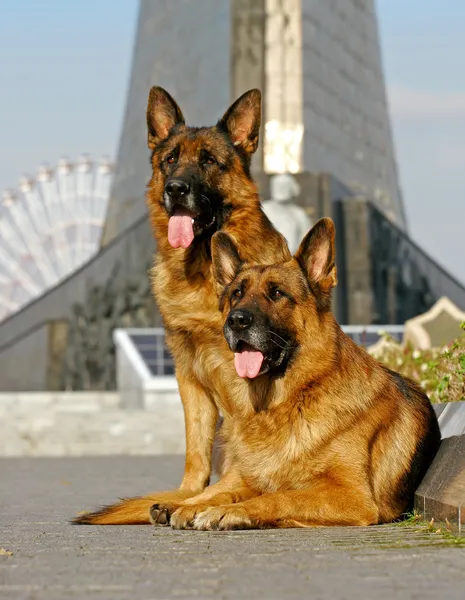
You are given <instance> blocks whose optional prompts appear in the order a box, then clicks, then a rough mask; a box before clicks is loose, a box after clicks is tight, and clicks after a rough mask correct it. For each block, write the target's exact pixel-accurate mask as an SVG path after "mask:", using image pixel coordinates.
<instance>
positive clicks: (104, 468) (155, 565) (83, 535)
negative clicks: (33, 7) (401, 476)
mask: <svg viewBox="0 0 465 600" xmlns="http://www.w3.org/2000/svg"><path fill="white" fill-rule="evenodd" d="M181 470H182V458H181V457H174V456H166V457H154V458H149V457H121V458H120V457H98V458H89V457H86V458H50V459H45V458H11V459H2V460H0V547H3V548H5V549H6V550H9V551H11V552H13V555H12V556H0V598H1V599H2V600H10V599H13V598H14V599H24V600H62V599H67V598H73V599H86V600H87V599H88V600H93V599H96V600H97V599H99V600H106V599H108V600H133V599H137V600H162V599H168V598H170V599H171V598H173V599H174V598H175V599H180V600H182V599H188V598H196V599H197V598H206V599H207V598H208V599H210V598H212V599H220V600H236V599H237V600H239V599H240V600H251V599H267V600H268V599H284V600H287V599H295V598H314V599H325V600H326V599H328V600H329V599H331V600H338V599H341V600H342V599H352V598H357V599H360V598H368V599H371V598H376V600H384V599H386V600H388V599H389V600H392V599H397V598H399V599H402V600H403V599H407V598H408V599H429V598H431V599H433V598H434V599H437V598H448V599H452V600H455V599H457V600H459V599H460V600H463V598H464V597H465V592H464V590H465V568H464V565H465V548H463V547H456V546H452V545H451V544H450V541H448V540H445V539H443V538H442V537H441V536H438V535H434V534H429V533H426V532H424V531H419V530H418V529H415V528H414V527H409V526H405V525H403V526H399V525H395V526H383V527H371V528H319V529H308V530H288V531H259V532H255V531H244V532H240V531H237V532H211V533H210V532H194V531H172V530H169V529H154V528H151V527H150V526H147V527H144V526H139V527H91V526H72V525H70V524H69V523H68V519H69V518H71V517H72V516H73V515H74V514H75V513H77V512H78V511H80V510H83V509H90V508H93V507H95V506H96V505H98V504H100V503H103V502H108V501H110V500H112V499H114V498H116V497H118V496H125V495H130V494H138V493H144V492H148V491H151V490H153V489H166V488H169V487H172V486H173V485H175V484H176V482H177V481H178V480H179V478H180V474H181Z"/></svg>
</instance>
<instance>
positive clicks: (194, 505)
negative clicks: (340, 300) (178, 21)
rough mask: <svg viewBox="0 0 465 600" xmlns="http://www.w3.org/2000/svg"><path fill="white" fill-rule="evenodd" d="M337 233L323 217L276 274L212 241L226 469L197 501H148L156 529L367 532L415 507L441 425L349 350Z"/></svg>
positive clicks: (387, 374) (382, 371) (220, 239)
mask: <svg viewBox="0 0 465 600" xmlns="http://www.w3.org/2000/svg"><path fill="white" fill-rule="evenodd" d="M334 233H335V231H334V225H333V222H332V221H331V219H321V220H320V221H318V222H317V224H316V225H315V226H314V227H313V229H312V230H311V231H310V232H309V233H308V234H307V236H306V237H305V238H304V240H303V241H302V243H301V245H300V248H299V250H298V251H297V253H296V255H295V256H294V258H292V260H289V261H288V262H283V263H280V264H275V265H273V266H254V265H249V264H247V263H243V262H242V261H241V258H240V248H239V247H237V246H236V244H235V243H234V242H233V240H232V239H231V237H229V236H228V235H227V234H226V233H224V232H218V233H216V234H215V235H214V236H213V240H212V256H213V272H214V276H215V278H216V280H217V282H218V285H219V288H220V309H221V311H222V313H223V317H224V334H225V337H226V340H227V342H228V345H229V348H230V350H231V352H234V363H235V368H236V371H237V373H236V375H235V376H234V377H232V378H231V380H230V382H229V387H230V394H231V395H232V396H234V401H235V404H234V413H233V414H230V415H225V419H224V424H223V429H224V431H223V435H224V439H225V440H226V442H225V448H224V452H225V455H226V460H227V462H228V463H229V464H230V469H229V472H228V473H227V474H226V475H225V476H224V477H223V478H222V479H220V481H219V482H218V483H217V484H215V485H212V486H211V487H210V488H207V489H206V490H205V491H204V493H203V494H201V495H200V496H197V497H196V498H192V499H190V500H186V501H185V502H183V503H182V504H181V505H178V506H173V505H160V504H159V505H156V506H154V507H152V516H154V517H155V521H156V522H157V523H160V522H163V523H168V522H170V523H171V525H172V526H173V527H175V528H193V529H207V530H210V529H222V530H223V529H249V528H269V527H277V528H287V527H310V526H318V525H373V524H377V523H386V522H389V521H392V520H395V519H397V518H399V517H401V515H402V514H403V513H405V511H407V510H409V509H410V508H411V507H412V501H413V495H414V492H415V489H416V488H417V487H418V485H419V483H420V481H421V479H422V478H423V476H424V475H425V473H426V470H427V469H428V467H429V465H430V464H431V462H432V460H433V458H434V456H435V454H436V452H437V450H438V448H439V444H440V432H439V427H438V423H437V419H436V416H435V413H434V411H433V409H432V406H431V404H430V402H429V400H428V398H427V397H426V395H425V394H424V393H423V392H422V390H421V389H420V388H419V387H418V386H416V385H415V384H414V383H413V382H412V381H409V380H407V379H405V378H404V377H402V376H401V375H399V374H398V373H394V372H393V371H390V370H389V369H387V368H386V367H383V366H382V365H381V364H379V363H378V362H377V361H376V360H374V359H373V358H372V357H371V356H369V355H368V354H367V352H365V351H364V350H363V349H362V348H360V347H359V346H357V345H356V344H355V343H354V342H352V340H351V339H350V338H348V337H347V336H346V335H345V334H344V333H343V332H342V330H341V328H340V327H339V325H338V324H337V322H336V320H335V318H334V316H333V315H332V313H331V288H332V287H333V286H335V285H336V267H335V247H334ZM244 381H245V382H246V387H245V388H244V386H243V385H242V384H243V382H244ZM160 515H162V517H161V518H160Z"/></svg>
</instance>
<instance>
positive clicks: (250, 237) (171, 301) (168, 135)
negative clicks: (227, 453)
mask: <svg viewBox="0 0 465 600" xmlns="http://www.w3.org/2000/svg"><path fill="white" fill-rule="evenodd" d="M147 112H148V124H149V147H150V148H151V150H152V159H151V161H152V171H153V172H152V178H151V180H150V183H149V186H148V192H147V203H148V208H149V214H150V221H151V224H152V229H153V233H154V236H155V239H156V243H157V253H156V257H155V264H154V267H153V270H152V273H151V276H152V281H153V291H154V295H155V298H156V301H157V304H158V307H159V309H160V312H161V314H162V317H163V320H164V325H165V330H166V341H167V343H168V345H169V347H170V349H171V352H172V355H173V357H174V361H175V365H176V377H177V380H178V383H179V389H180V393H181V398H182V402H183V407H184V415H185V424H186V463H185V472H184V477H183V480H182V483H181V486H180V489H179V490H173V491H169V492H161V493H158V492H157V493H153V494H150V495H149V496H145V497H142V498H134V499H133V498H129V499H126V500H123V501H121V502H119V503H118V504H115V505H110V506H105V507H103V508H102V509H101V510H98V511H96V512H93V513H90V514H86V515H81V516H79V517H77V518H76V519H75V521H74V522H75V523H79V524H99V525H113V524H136V523H149V509H150V507H151V506H152V504H154V503H157V502H174V503H179V502H180V501H182V500H183V499H185V498H186V497H189V496H193V495H195V494H197V493H199V492H201V491H202V490H203V489H204V487H205V486H206V485H207V484H208V482H209V479H210V474H211V457H212V444H213V440H214V437H215V428H216V424H217V421H218V415H219V410H220V411H221V413H222V414H223V415H224V416H227V415H229V416H232V415H234V413H235V411H236V410H237V406H236V398H237V395H238V394H239V395H241V394H243V395H244V397H245V396H246V395H247V385H246V383H245V382H243V381H240V380H238V378H237V376H236V373H235V369H234V364H233V356H232V354H231V352H230V350H229V348H228V346H227V344H226V341H225V339H224V336H223V319H222V315H221V313H220V311H219V309H218V299H217V285H216V283H215V281H214V280H213V277H212V273H211V248H210V245H211V236H205V237H202V238H201V239H198V240H196V241H195V242H194V243H193V245H192V246H191V247H189V248H188V249H187V250H183V249H182V248H178V249H173V248H172V247H171V246H170V245H169V243H168V239H167V231H168V215H167V213H166V210H165V208H164V206H163V191H164V185H165V181H166V179H167V176H168V175H169V169H168V167H167V166H166V164H165V163H164V162H163V160H164V158H165V157H166V155H167V154H169V153H170V152H171V151H172V149H173V148H178V149H180V153H179V160H178V162H177V164H176V167H175V168H176V169H177V171H176V173H182V172H184V171H186V170H188V171H189V172H191V171H192V172H194V175H195V176H196V177H198V178H200V179H201V180H202V182H203V183H204V184H205V185H206V186H208V188H209V189H210V190H211V189H213V190H215V191H216V192H217V194H218V196H219V197H221V199H222V203H221V205H222V207H223V208H224V210H223V211H222V213H221V222H219V226H220V228H221V229H222V230H223V231H227V232H228V234H229V235H231V236H232V238H233V239H234V240H235V242H236V243H237V245H238V246H239V247H240V249H241V250H240V252H241V257H242V258H243V260H244V261H247V262H250V263H254V264H255V263H258V264H272V263H274V262H277V261H281V260H286V259H288V258H290V254H289V250H288V248H287V244H286V242H285V240H284V238H283V237H282V236H281V235H280V234H279V233H278V232H277V231H276V230H275V229H274V228H273V226H272V225H271V223H270V222H269V220H268V219H267V217H266V216H265V214H264V213H263V211H262V209H261V207H260V201H259V196H258V192H257V188H256V186H255V183H254V182H253V181H252V179H251V178H250V174H249V166H250V154H251V153H252V152H253V151H254V150H255V149H256V147H257V143H258V127H259V124H260V93H259V92H258V91H257V90H252V91H251V92H249V93H246V94H245V95H244V96H242V97H241V98H240V99H239V100H238V101H236V103H235V104H233V106H232V107H231V108H230V109H229V110H228V111H227V113H226V114H225V115H224V117H223V119H222V120H221V121H220V122H219V124H218V125H216V126H214V127H202V128H192V127H187V126H186V125H185V124H184V121H183V117H182V113H181V111H180V109H179V107H178V106H177V105H176V104H175V103H174V101H173V99H172V98H171V97H170V96H169V95H168V94H167V93H166V92H165V91H164V90H161V88H154V89H153V90H152V91H151V94H150V98H149V108H148V111H147ZM154 119H155V122H154ZM205 149H208V150H209V151H210V152H211V153H212V154H214V155H215V158H217V159H218V161H219V163H221V168H220V167H219V166H217V165H213V166H212V167H211V168H208V169H207V168H205V169H203V168H200V167H199V157H200V153H201V152H202V150H205ZM212 233H213V232H212ZM241 389H242V392H241V391H240V390H241ZM147 486H150V481H147Z"/></svg>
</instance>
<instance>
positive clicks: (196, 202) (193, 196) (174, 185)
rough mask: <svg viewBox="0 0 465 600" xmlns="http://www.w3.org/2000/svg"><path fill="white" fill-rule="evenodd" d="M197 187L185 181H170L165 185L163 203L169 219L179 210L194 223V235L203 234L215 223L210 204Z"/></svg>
mask: <svg viewBox="0 0 465 600" xmlns="http://www.w3.org/2000/svg"><path fill="white" fill-rule="evenodd" d="M196 188H197V186H195V185H193V184H192V183H191V182H189V181H187V180H185V179H170V180H168V181H167V182H166V184H165V190H164V194H163V201H164V205H165V209H166V212H167V213H168V216H169V217H172V216H173V215H175V214H177V212H179V211H180V210H181V211H182V212H184V213H186V212H187V213H188V214H189V215H190V216H191V217H192V219H193V221H194V233H195V234H196V235H198V234H200V233H203V232H204V231H205V230H206V229H208V228H209V227H211V226H212V225H213V224H214V222H215V216H214V213H213V208H212V204H211V202H210V200H209V198H208V196H206V195H205V194H202V193H201V191H200V190H198V189H196Z"/></svg>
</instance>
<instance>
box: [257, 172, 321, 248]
mask: <svg viewBox="0 0 465 600" xmlns="http://www.w3.org/2000/svg"><path fill="white" fill-rule="evenodd" d="M270 192H271V199H270V200H267V201H266V202H263V210H264V211H265V214H266V216H267V217H268V218H269V219H270V221H271V222H272V223H273V225H274V226H275V227H276V229H277V230H278V231H279V232H280V233H282V234H283V235H284V237H285V238H286V240H287V243H288V245H289V250H290V251H291V254H294V253H295V252H296V251H297V248H298V247H299V244H300V242H301V241H302V239H303V237H304V236H305V234H306V233H307V232H308V230H309V229H310V228H311V226H312V222H311V220H310V218H309V216H308V215H307V213H306V212H305V210H304V209H303V208H302V207H301V206H298V205H297V204H295V203H294V202H293V200H294V199H295V198H296V197H297V196H298V195H299V193H300V186H299V184H298V182H297V180H296V178H295V177H293V176H292V175H290V174H289V173H283V174H280V175H273V176H272V177H271V178H270Z"/></svg>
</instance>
